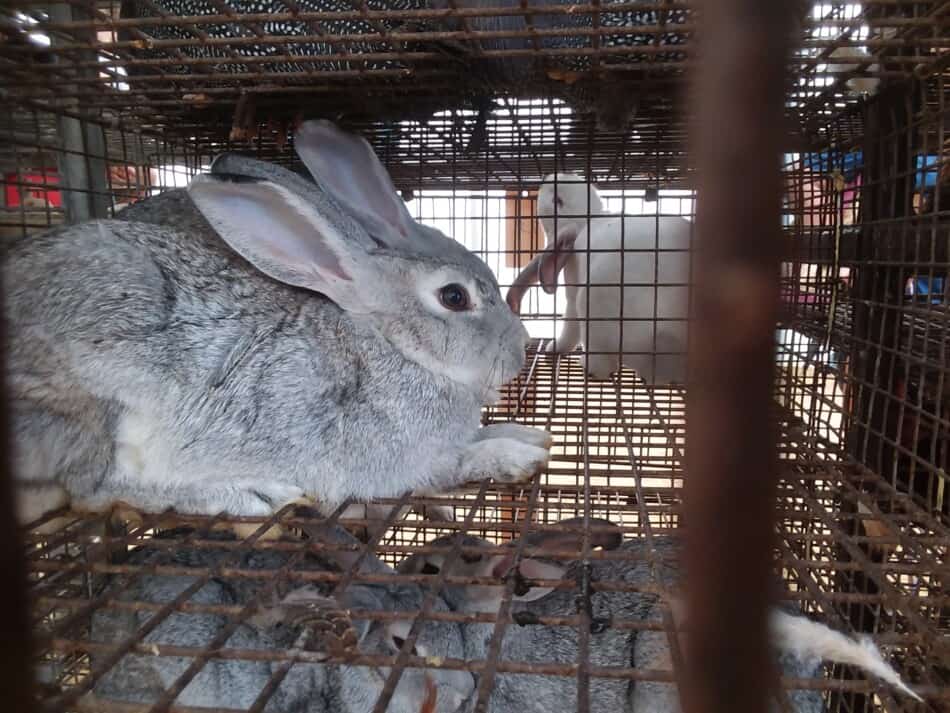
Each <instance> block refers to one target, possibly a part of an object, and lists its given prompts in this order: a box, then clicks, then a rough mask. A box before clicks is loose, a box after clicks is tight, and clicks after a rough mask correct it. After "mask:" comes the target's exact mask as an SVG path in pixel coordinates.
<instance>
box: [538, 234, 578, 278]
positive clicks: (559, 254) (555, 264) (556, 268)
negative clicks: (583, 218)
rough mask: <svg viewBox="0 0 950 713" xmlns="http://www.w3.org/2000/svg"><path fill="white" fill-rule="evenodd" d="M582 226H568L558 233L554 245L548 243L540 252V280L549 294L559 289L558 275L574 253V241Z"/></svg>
mask: <svg viewBox="0 0 950 713" xmlns="http://www.w3.org/2000/svg"><path fill="white" fill-rule="evenodd" d="M579 232H580V228H578V227H576V226H573V225H571V226H568V227H566V228H564V229H563V230H562V231H561V232H560V233H558V236H557V240H555V241H554V243H553V244H552V245H548V246H547V247H546V248H544V250H543V251H542V252H541V253H540V256H541V261H540V262H539V263H538V281H539V282H540V283H541V287H542V288H543V289H544V291H545V292H547V293H548V294H549V295H551V294H554V291H555V290H556V289H557V276H558V275H559V274H560V273H561V270H563V269H564V265H565V264H566V263H567V259H568V258H569V257H570V256H571V255H573V254H574V253H573V252H571V250H573V248H574V241H575V240H577V236H578V234H579Z"/></svg>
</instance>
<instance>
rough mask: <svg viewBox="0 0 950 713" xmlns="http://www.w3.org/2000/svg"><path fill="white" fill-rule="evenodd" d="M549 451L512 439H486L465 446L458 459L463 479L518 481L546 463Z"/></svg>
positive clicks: (532, 473) (549, 455) (535, 471)
mask: <svg viewBox="0 0 950 713" xmlns="http://www.w3.org/2000/svg"><path fill="white" fill-rule="evenodd" d="M550 457H551V454H550V452H549V451H548V449H547V448H540V447H538V446H534V445H531V444H528V443H524V442H523V441H520V440H516V439H514V438H489V439H485V440H482V441H476V442H475V443H472V444H470V445H469V446H468V448H467V449H466V453H465V454H464V457H463V461H462V470H463V477H464V480H467V481H471V480H481V479H483V478H492V479H493V480H495V482H497V483H520V482H521V481H523V480H527V479H528V478H530V477H531V476H532V475H534V474H535V473H539V472H540V471H542V470H543V469H544V468H545V467H546V466H547V464H548V460H549V459H550Z"/></svg>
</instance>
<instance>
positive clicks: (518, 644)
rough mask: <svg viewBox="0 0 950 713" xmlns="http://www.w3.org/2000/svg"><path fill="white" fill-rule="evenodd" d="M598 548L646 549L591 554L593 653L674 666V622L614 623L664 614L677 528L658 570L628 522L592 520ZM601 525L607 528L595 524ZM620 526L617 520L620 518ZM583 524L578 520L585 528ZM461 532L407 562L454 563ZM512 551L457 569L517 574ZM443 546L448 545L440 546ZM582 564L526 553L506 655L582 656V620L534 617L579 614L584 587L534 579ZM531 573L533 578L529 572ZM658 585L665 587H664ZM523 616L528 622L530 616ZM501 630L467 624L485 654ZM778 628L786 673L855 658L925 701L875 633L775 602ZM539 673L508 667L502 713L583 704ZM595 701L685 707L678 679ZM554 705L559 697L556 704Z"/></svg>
mask: <svg viewBox="0 0 950 713" xmlns="http://www.w3.org/2000/svg"><path fill="white" fill-rule="evenodd" d="M579 523H580V520H579V519H575V520H571V521H562V523H561V525H562V526H564V525H571V526H572V527H573V526H575V525H578V524H579ZM591 525H592V528H591V547H596V546H602V547H604V548H605V549H615V548H617V547H618V546H619V547H621V548H622V549H623V550H625V552H626V553H628V554H634V555H637V556H636V557H635V558H632V559H626V560H609V559H597V560H592V561H591V572H590V577H591V581H592V582H593V583H594V593H593V594H592V596H591V610H590V614H591V616H592V621H593V622H594V623H595V624H597V623H600V624H603V625H601V626H596V628H592V633H591V639H590V647H591V648H590V662H591V664H592V665H595V666H615V667H629V666H630V662H631V661H632V662H633V665H634V667H635V668H638V669H652V670H664V669H666V670H669V671H672V668H671V663H670V653H669V643H668V638H667V633H666V632H665V631H655V630H652V629H645V630H641V631H636V630H620V629H615V628H613V627H612V626H610V622H611V621H650V620H654V619H655V620H656V622H657V623H658V624H659V623H660V605H659V599H658V597H657V595H656V594H655V593H653V592H652V591H651V586H650V585H651V584H655V583H659V584H660V585H661V586H662V587H663V588H665V589H670V588H672V587H675V586H676V584H677V582H678V580H679V565H678V562H677V560H676V555H677V550H678V543H677V542H676V540H675V539H674V538H672V537H668V536H662V537H654V538H653V543H652V544H653V549H654V553H655V554H656V555H657V558H656V563H655V567H656V570H655V572H656V574H655V576H654V574H653V572H651V564H650V561H649V559H648V556H649V553H650V549H649V546H648V545H647V543H646V542H645V541H644V540H642V539H637V540H627V541H623V542H622V543H621V542H620V540H621V538H620V536H619V532H620V531H619V529H615V532H614V533H613V534H611V532H610V529H609V528H610V523H607V522H606V521H600V520H594V519H592V520H591ZM594 526H596V527H597V529H596V530H595V529H594ZM614 527H616V526H614ZM575 529H576V528H575ZM454 537H458V535H456V536H446V537H443V538H438V539H436V540H434V541H433V542H431V543H429V547H430V548H431V549H432V550H435V551H432V552H427V553H418V554H414V555H412V556H410V557H408V558H407V559H406V560H404V561H403V562H402V563H401V564H400V565H399V567H398V568H397V570H398V571H399V572H400V573H404V574H438V573H439V572H441V570H442V569H443V566H444V554H443V552H444V549H443V548H446V547H448V546H449V545H451V544H452V543H453V539H454ZM579 540H580V533H579V532H576V533H575V532H573V531H566V532H560V533H541V534H536V535H534V536H533V538H532V540H531V541H530V542H528V543H526V544H527V545H529V546H531V547H534V548H539V549H542V550H544V549H547V550H549V551H551V552H555V551H558V552H561V553H563V552H564V551H569V550H576V549H577V543H578V542H579ZM516 544H517V543H515V542H513V543H510V546H511V548H512V552H511V553H510V554H509V553H504V554H486V555H484V556H479V555H478V554H477V553H475V554H473V553H472V552H471V549H469V550H468V551H467V556H466V557H465V558H464V559H463V558H460V559H457V560H455V564H454V565H453V567H452V568H451V569H450V571H449V572H448V574H449V576H459V577H475V576H478V577H489V578H497V579H501V578H502V577H504V576H511V574H512V570H511V568H512V566H513V564H514V551H513V548H514V546H515V545H516ZM462 545H463V546H464V547H466V548H472V549H476V548H478V547H493V545H491V543H489V542H487V541H485V540H482V539H480V538H477V537H472V536H464V540H463V541H462ZM440 549H442V551H439V550H440ZM579 566H580V565H579V563H577V562H569V563H565V562H564V561H563V560H562V561H555V560H547V559H544V558H543V555H542V556H540V557H539V556H538V555H535V556H525V557H524V558H522V559H521V562H520V563H519V567H518V574H516V576H517V578H518V580H517V581H518V584H516V587H515V591H514V595H513V597H512V613H513V619H514V621H513V622H512V623H511V624H509V625H508V627H507V629H506V631H505V638H504V641H503V643H502V648H501V657H500V660H506V661H520V662H531V663H537V664H542V663H576V662H577V656H578V648H577V646H578V643H577V629H576V627H549V626H538V625H533V624H531V623H530V621H531V620H532V619H534V618H535V617H538V616H549V617H556V616H566V615H573V614H576V613H577V611H578V606H580V604H579V603H578V600H577V594H576V591H572V590H570V589H555V588H553V587H548V586H544V585H537V586H534V585H532V584H531V580H539V579H544V580H553V581H558V580H572V581H578V577H579V575H580V570H579ZM525 578H527V581H525ZM597 582H604V583H608V582H610V583H621V582H622V583H625V584H628V585H632V587H633V588H635V589H636V591H633V592H627V591H615V590H611V589H603V590H598V589H597V588H596V583H597ZM654 591H655V590H654ZM503 593H504V585H503V584H502V583H501V582H500V583H499V584H498V585H497V586H492V585H453V584H447V585H446V587H445V589H444V590H443V596H444V597H445V600H446V602H447V603H448V604H449V606H450V607H451V608H452V609H454V610H456V611H463V612H473V611H478V612H497V611H498V608H499V605H500V603H501V600H502V596H503ZM672 606H673V610H674V613H677V614H678V616H677V622H678V625H681V624H682V621H683V616H682V612H683V607H682V605H681V603H680V602H679V601H678V600H677V601H674V602H673V603H672ZM519 622H522V623H524V622H528V623H527V624H526V625H520V624H519ZM493 632H494V624H491V623H487V624H481V623H471V624H466V625H465V628H464V630H463V633H464V635H465V647H466V655H467V656H468V657H469V658H470V659H471V660H485V659H486V658H487V653H488V646H489V644H490V641H491V637H492V634H493ZM770 637H771V640H772V643H773V645H774V646H775V649H776V654H777V656H778V664H779V666H780V669H781V671H782V674H783V675H785V676H788V677H794V678H814V677H816V676H818V675H819V674H820V670H821V662H822V661H823V660H828V661H832V662H835V663H846V664H851V665H854V666H856V667H858V668H861V669H863V670H864V671H866V672H869V673H873V674H874V675H876V676H879V677H880V678H881V679H883V680H884V681H886V682H887V683H889V684H891V685H892V686H894V687H895V688H896V689H898V690H899V691H901V692H902V693H904V694H906V695H908V696H911V697H913V698H915V699H917V700H920V699H919V697H918V696H917V695H916V694H915V693H913V691H911V690H910V689H908V688H907V687H906V686H905V685H904V683H903V682H902V681H901V679H900V676H899V675H898V674H897V672H896V671H895V670H894V669H893V668H891V666H889V665H888V664H887V663H886V662H885V661H884V659H883V658H882V656H881V654H880V652H879V651H878V650H877V648H876V647H875V646H874V645H873V643H871V641H870V640H868V639H863V640H860V641H855V640H853V639H851V638H850V637H848V636H845V635H844V634H841V633H838V632H836V631H833V630H832V629H830V628H828V627H827V626H825V625H823V624H819V623H817V622H813V621H811V620H809V619H807V618H805V617H803V616H800V615H796V614H792V613H789V612H787V611H784V608H781V607H779V608H775V609H773V610H772V612H771V615H770ZM679 641H680V642H681V644H683V643H688V641H687V638H686V634H684V633H682V632H681V633H680V634H679ZM532 679H533V680H537V677H534V676H525V675H524V674H507V673H505V674H498V678H497V683H496V686H495V689H494V691H493V693H492V698H491V706H490V708H489V710H490V711H492V712H493V713H507V712H508V711H512V712H514V711H517V712H518V713H531V712H533V711H537V712H538V713H548V712H549V711H550V710H561V709H563V708H565V707H566V708H572V707H573V706H575V705H576V703H575V701H576V696H577V692H576V684H577V682H576V679H575V678H573V677H554V676H545V677H544V679H543V681H544V683H543V685H541V684H538V683H536V682H533V680H532ZM590 697H591V698H590V708H591V710H592V711H604V712H605V713H606V712H607V711H619V710H627V711H629V712H630V713H671V712H672V711H676V710H678V697H677V694H676V689H675V685H674V684H672V683H665V682H653V681H636V682H630V683H628V682H627V681H622V680H616V679H605V678H596V677H592V678H591V684H590ZM789 700H790V702H791V704H792V707H793V709H794V710H795V711H797V712H798V713H818V712H819V711H822V710H823V705H822V699H821V693H820V692H818V691H809V690H802V691H793V692H790V693H789ZM552 706H554V707H553V708H552Z"/></svg>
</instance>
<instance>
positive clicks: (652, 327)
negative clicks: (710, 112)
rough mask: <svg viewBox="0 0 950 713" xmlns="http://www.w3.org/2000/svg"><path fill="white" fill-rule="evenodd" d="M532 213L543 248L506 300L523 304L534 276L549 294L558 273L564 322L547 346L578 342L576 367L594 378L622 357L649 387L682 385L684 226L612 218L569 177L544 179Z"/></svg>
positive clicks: (667, 220)
mask: <svg viewBox="0 0 950 713" xmlns="http://www.w3.org/2000/svg"><path fill="white" fill-rule="evenodd" d="M537 212H538V215H539V216H541V222H542V226H543V227H544V232H545V236H546V238H547V245H546V247H545V249H544V251H542V253H540V254H539V255H538V256H536V258H535V259H534V260H533V261H532V263H531V264H529V265H528V267H526V268H525V269H524V270H523V271H522V273H521V274H520V275H519V276H518V278H516V280H515V284H514V285H513V286H512V290H511V291H510V292H509V295H508V302H509V305H511V306H512V307H516V304H520V299H521V296H522V295H523V292H524V290H525V289H526V285H527V284H529V283H530V282H534V281H537V280H538V279H540V280H541V282H542V286H543V288H544V289H545V291H547V292H553V291H554V289H555V287H556V284H557V277H558V274H559V273H560V272H561V271H563V273H564V285H565V288H564V289H565V292H566V305H565V307H564V313H563V316H562V319H563V321H564V324H563V326H562V329H561V334H560V336H558V338H557V339H556V340H555V341H554V342H552V343H550V344H548V350H549V351H554V352H557V353H560V354H567V353H570V352H572V351H573V350H574V349H575V348H576V347H577V346H578V345H579V344H583V345H584V351H585V355H584V356H583V357H582V363H583V364H584V367H585V369H586V370H587V372H588V373H589V374H590V375H591V376H592V377H593V378H595V379H608V378H609V377H610V374H611V373H612V372H614V371H616V370H617V369H618V368H619V367H620V365H621V362H620V358H619V356H618V355H619V353H620V352H623V360H622V363H623V365H625V366H627V367H630V368H633V369H635V370H636V371H637V373H638V374H639V376H640V377H641V378H642V379H643V380H644V381H646V382H647V383H654V384H666V383H671V382H683V381H685V370H686V334H687V324H686V321H685V319H686V317H687V316H688V307H689V288H688V282H689V270H690V265H689V253H688V252H687V251H688V249H689V246H690V230H691V228H690V223H689V221H687V220H685V219H683V218H679V217H671V216H662V217H659V218H657V217H655V216H621V215H618V214H614V213H608V212H606V210H605V208H604V205H603V201H602V199H601V197H600V194H599V193H598V191H597V188H596V187H595V186H594V185H593V184H589V183H587V182H586V181H585V180H584V179H583V178H582V177H580V176H577V175H573V174H567V173H564V174H557V175H556V176H555V175H551V176H546V177H545V178H544V181H543V183H542V185H541V188H540V190H539V191H538V208H537ZM588 248H590V250H591V251H592V252H590V253H588V252H587V250H588ZM621 251H623V252H622V253H621ZM667 251H669V252H667ZM621 254H622V256H623V257H622V259H621ZM657 283H659V284H660V286H657ZM621 284H622V287H621ZM654 309H655V312H656V314H655V315H654ZM516 311H518V309H517V308H516ZM588 319H589V321H588ZM654 320H656V321H654ZM621 327H622V335H621ZM621 336H622V343H621Z"/></svg>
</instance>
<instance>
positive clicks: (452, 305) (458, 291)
mask: <svg viewBox="0 0 950 713" xmlns="http://www.w3.org/2000/svg"><path fill="white" fill-rule="evenodd" d="M439 302H441V303H442V306H443V307H445V308H446V309H449V310H452V311H453V312H464V311H465V310H467V309H470V308H471V301H470V300H469V297H468V290H466V289H465V288H464V287H462V286H461V285H459V284H457V283H455V282H453V283H452V284H450V285H446V286H445V287H443V288H442V289H441V290H439Z"/></svg>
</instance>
